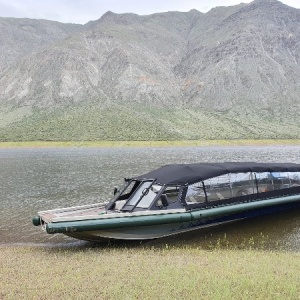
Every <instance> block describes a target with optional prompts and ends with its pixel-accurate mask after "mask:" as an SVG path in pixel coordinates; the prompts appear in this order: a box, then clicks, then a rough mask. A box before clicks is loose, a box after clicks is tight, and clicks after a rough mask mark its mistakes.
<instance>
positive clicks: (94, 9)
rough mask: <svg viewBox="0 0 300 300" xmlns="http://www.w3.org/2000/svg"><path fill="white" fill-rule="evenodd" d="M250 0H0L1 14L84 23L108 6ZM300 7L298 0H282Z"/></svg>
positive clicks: (154, 8)
mask: <svg viewBox="0 0 300 300" xmlns="http://www.w3.org/2000/svg"><path fill="white" fill-rule="evenodd" d="M241 2H244V3H249V2H251V0H147V1H146V0H0V17H16V18H31V19H47V20H55V21H59V22H63V23H77V24H84V23H87V22H88V21H91V20H96V19H99V18H100V17H101V16H102V15H103V14H104V13H105V12H107V11H108V10H110V11H112V12H115V13H125V12H133V13H136V14H139V15H147V14H152V13H155V12H166V11H189V10H191V9H197V10H199V11H201V12H207V11H209V10H210V9H211V8H213V7H216V6H230V5H235V4H239V3H241ZM281 2H282V3H285V4H287V5H289V6H293V7H296V8H300V0H282V1H281Z"/></svg>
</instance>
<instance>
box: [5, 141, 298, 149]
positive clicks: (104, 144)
mask: <svg viewBox="0 0 300 300" xmlns="http://www.w3.org/2000/svg"><path fill="white" fill-rule="evenodd" d="M299 145H300V139H287V140H282V139H276V140H270V139H265V140H176V141H21V142H0V149H14V148H123V147H193V146H194V147H208V146H220V147H224V146H299Z"/></svg>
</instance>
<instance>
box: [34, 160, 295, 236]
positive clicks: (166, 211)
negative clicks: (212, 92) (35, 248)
mask: <svg viewBox="0 0 300 300" xmlns="http://www.w3.org/2000/svg"><path fill="white" fill-rule="evenodd" d="M291 208H300V164H291V163H281V164H280V163H255V162H227V163H198V164H176V165H167V166H163V167H161V168H159V169H157V170H154V171H151V172H149V173H147V174H144V175H141V176H137V177H134V178H130V179H125V184H124V187H123V188H122V189H120V190H117V189H116V190H115V195H114V198H113V199H112V200H111V201H109V202H107V203H97V204H91V205H85V206H76V207H69V208H61V209H55V210H48V211H41V212H39V213H38V216H36V217H34V218H33V224H34V225H36V226H38V225H41V226H42V228H43V229H44V230H45V231H46V232H47V233H49V234H54V233H63V234H65V235H68V236H71V237H74V238H77V239H83V240H88V241H101V240H106V239H122V240H144V239H154V238H160V237H164V236H168V235H173V234H177V233H181V232H185V231H189V230H193V229H197V228H201V227H205V226H211V225H214V224H220V223H224V222H229V221H233V220H239V219H244V218H249V217H254V216H259V215H264V214H269V213H274V212H276V211H282V210H286V209H291Z"/></svg>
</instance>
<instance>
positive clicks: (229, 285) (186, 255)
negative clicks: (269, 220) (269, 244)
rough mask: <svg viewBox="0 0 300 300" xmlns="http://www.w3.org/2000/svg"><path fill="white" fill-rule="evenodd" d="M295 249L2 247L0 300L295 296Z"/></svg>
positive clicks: (298, 259)
mask: <svg viewBox="0 0 300 300" xmlns="http://www.w3.org/2000/svg"><path fill="white" fill-rule="evenodd" d="M299 269H300V253H287V252H269V251H258V250H214V251H205V250H200V249H170V248H168V247H167V246H166V247H165V248H164V249H153V248H150V249H144V248H138V249H136V248H135V249H132V248H123V249H120V248H105V249H101V248H86V249H53V248H52V249H51V248H26V247H23V248H20V247H19V248H11V247H8V248H0V276H1V285H0V299H254V298H256V299H299V295H300V286H299V281H300V274H299Z"/></svg>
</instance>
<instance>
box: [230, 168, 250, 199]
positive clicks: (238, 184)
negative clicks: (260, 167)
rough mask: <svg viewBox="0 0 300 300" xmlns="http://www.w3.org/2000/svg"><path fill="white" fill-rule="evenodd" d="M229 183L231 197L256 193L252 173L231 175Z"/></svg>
mask: <svg viewBox="0 0 300 300" xmlns="http://www.w3.org/2000/svg"><path fill="white" fill-rule="evenodd" d="M230 183H231V188H232V196H233V197H240V196H244V195H251V194H254V193H256V186H255V182H254V176H253V174H252V172H248V173H231V174H230Z"/></svg>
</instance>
